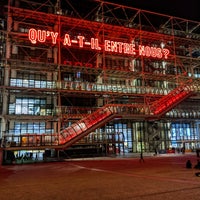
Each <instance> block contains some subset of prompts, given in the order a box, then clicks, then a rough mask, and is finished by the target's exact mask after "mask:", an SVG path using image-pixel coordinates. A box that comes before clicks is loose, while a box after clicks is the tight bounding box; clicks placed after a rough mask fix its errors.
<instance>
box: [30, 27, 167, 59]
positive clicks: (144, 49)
mask: <svg viewBox="0 0 200 200" xmlns="http://www.w3.org/2000/svg"><path fill="white" fill-rule="evenodd" d="M58 36H59V35H58V32H53V31H46V30H40V29H39V30H36V29H34V28H31V29H29V31H28V39H29V40H30V41H31V43H32V44H36V43H37V42H39V43H44V42H46V41H48V42H49V40H50V42H52V44H56V42H57V38H58ZM88 39H89V38H87V40H86V38H85V37H84V36H82V35H79V36H77V37H75V36H74V38H72V39H71V38H70V35H69V34H67V33H66V34H65V35H64V39H63V45H65V46H66V45H67V46H73V45H75V46H76V47H77V46H78V47H80V48H83V47H84V46H87V48H88V47H90V48H91V49H93V50H101V45H104V50H105V51H106V52H110V53H111V52H113V53H118V54H127V55H136V52H138V53H137V54H138V55H139V56H146V57H153V58H159V59H161V58H164V59H168V56H169V54H170V51H169V49H165V48H157V47H151V46H145V45H138V46H137V49H136V46H135V44H134V43H123V42H118V41H112V40H104V44H99V40H98V38H90V42H89V41H88ZM85 40H86V41H85Z"/></svg>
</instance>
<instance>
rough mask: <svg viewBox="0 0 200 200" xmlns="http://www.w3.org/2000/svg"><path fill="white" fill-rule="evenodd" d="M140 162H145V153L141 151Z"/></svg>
mask: <svg viewBox="0 0 200 200" xmlns="http://www.w3.org/2000/svg"><path fill="white" fill-rule="evenodd" d="M140 162H144V158H143V153H142V152H141V153H140Z"/></svg>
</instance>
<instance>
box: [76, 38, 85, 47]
mask: <svg viewBox="0 0 200 200" xmlns="http://www.w3.org/2000/svg"><path fill="white" fill-rule="evenodd" d="M77 38H78V39H79V47H83V40H84V39H85V37H84V36H81V35H79V36H78V37H77Z"/></svg>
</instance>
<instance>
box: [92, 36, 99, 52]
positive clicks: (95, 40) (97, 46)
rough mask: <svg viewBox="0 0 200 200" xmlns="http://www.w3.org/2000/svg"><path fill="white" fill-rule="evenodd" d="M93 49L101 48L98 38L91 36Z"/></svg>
mask: <svg viewBox="0 0 200 200" xmlns="http://www.w3.org/2000/svg"><path fill="white" fill-rule="evenodd" d="M91 49H96V50H101V47H100V46H99V40H98V38H91Z"/></svg>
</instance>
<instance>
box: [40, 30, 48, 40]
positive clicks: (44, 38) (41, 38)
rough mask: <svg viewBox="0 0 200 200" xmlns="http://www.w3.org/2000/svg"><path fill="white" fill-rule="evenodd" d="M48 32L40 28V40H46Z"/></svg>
mask: <svg viewBox="0 0 200 200" xmlns="http://www.w3.org/2000/svg"><path fill="white" fill-rule="evenodd" d="M46 37H47V33H46V31H44V30H43V31H42V30H38V41H39V42H46Z"/></svg>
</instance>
